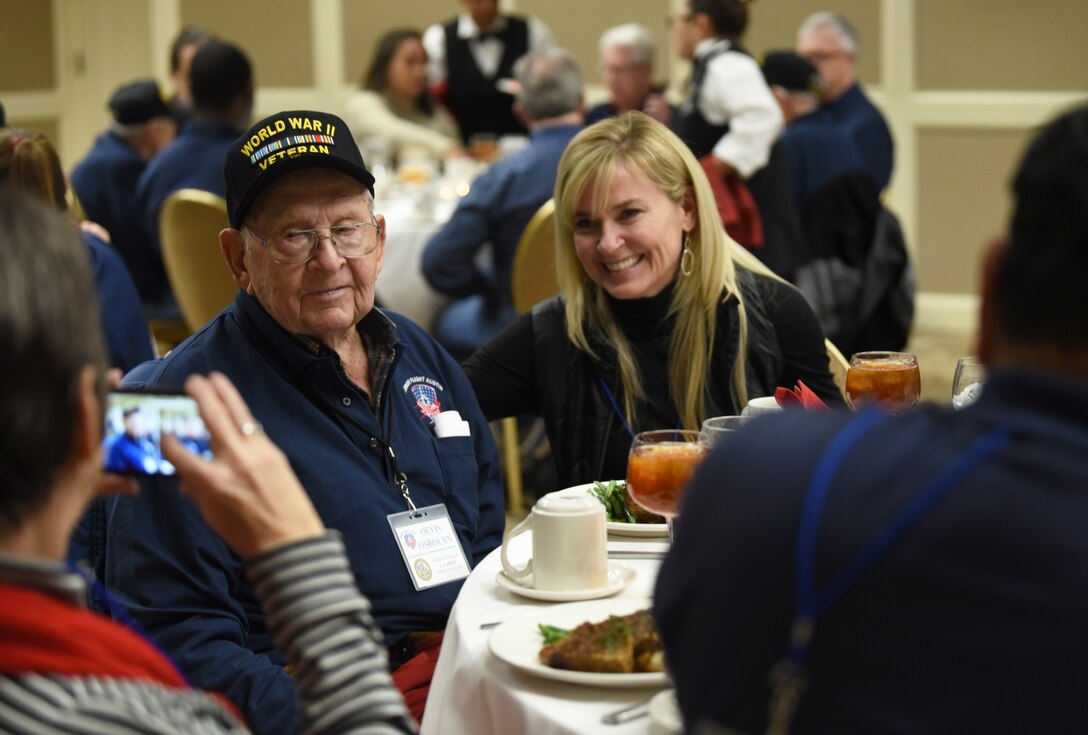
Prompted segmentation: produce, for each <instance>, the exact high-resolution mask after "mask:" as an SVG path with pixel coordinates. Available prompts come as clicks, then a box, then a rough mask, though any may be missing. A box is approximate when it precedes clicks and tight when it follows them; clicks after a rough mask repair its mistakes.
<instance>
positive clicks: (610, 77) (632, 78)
mask: <svg viewBox="0 0 1088 735" xmlns="http://www.w3.org/2000/svg"><path fill="white" fill-rule="evenodd" d="M598 53H599V55H600V65H599V67H598V70H599V71H600V73H601V80H602V81H603V82H604V83H605V86H606V87H608V91H609V94H610V95H611V97H610V98H609V100H608V102H602V103H601V104H599V105H596V106H595V107H592V108H591V109H590V110H589V112H588V113H586V125H592V124H593V123H595V122H597V121H598V120H603V119H605V118H606V117H614V116H615V115H619V114H620V113H623V112H627V111H628V110H641V111H642V112H645V113H646V114H647V115H649V116H650V117H652V118H653V119H655V120H657V121H658V122H659V123H661V124H663V125H670V124H671V123H672V116H673V114H674V112H675V111H674V110H673V108H672V105H670V104H669V102H668V100H666V99H665V94H664V86H663V85H658V84H657V83H656V82H654V39H653V36H652V35H650V31H648V30H647V29H646V28H645V27H644V26H641V25H639V24H638V23H625V24H623V25H619V26H613V27H612V28H609V29H608V30H606V31H605V32H604V33H602V34H601V40H600V42H599V43H598Z"/></svg>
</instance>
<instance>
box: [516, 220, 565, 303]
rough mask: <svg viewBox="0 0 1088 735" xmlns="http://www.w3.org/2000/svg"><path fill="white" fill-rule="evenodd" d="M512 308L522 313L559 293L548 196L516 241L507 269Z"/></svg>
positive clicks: (553, 227) (553, 225) (553, 221)
mask: <svg viewBox="0 0 1088 735" xmlns="http://www.w3.org/2000/svg"><path fill="white" fill-rule="evenodd" d="M510 292H511V293H510V295H511V298H512V300H513V304H514V310H515V311H517V313H519V314H524V313H525V312H527V311H529V309H532V308H533V304H536V303H538V302H540V301H543V300H544V299H547V298H549V297H551V296H554V295H555V294H557V293H559V281H558V280H557V279H556V276H555V201H554V200H552V199H549V200H548V201H546V202H544V204H542V205H541V207H540V209H538V210H537V211H536V214H534V215H533V217H532V219H530V220H529V224H527V225H526V226H525V231H524V232H523V233H521V239H519V240H518V247H517V250H515V251H514V265H513V268H512V269H511V272H510Z"/></svg>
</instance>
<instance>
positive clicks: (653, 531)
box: [555, 481, 669, 537]
mask: <svg viewBox="0 0 1088 735" xmlns="http://www.w3.org/2000/svg"><path fill="white" fill-rule="evenodd" d="M606 482H607V481H606ZM592 487H593V483H592V482H587V483H585V484H584V485H573V486H571V487H567V488H563V489H562V490H556V491H555V494H556V495H583V494H585V493H590V488H592ZM590 494H592V493H590ZM604 525H605V528H606V529H608V532H609V533H612V534H615V535H617V536H664V537H667V536H668V535H669V526H668V524H667V523H618V522H616V521H607V522H605V524H604Z"/></svg>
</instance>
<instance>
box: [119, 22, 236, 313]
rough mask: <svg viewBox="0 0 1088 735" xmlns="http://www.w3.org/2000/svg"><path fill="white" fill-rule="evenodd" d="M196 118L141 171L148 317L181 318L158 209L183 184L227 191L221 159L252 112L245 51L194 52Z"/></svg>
mask: <svg viewBox="0 0 1088 735" xmlns="http://www.w3.org/2000/svg"><path fill="white" fill-rule="evenodd" d="M189 81H190V84H191V88H192V93H193V117H192V119H191V120H190V121H189V122H188V123H187V124H186V125H185V127H183V128H182V129H181V132H180V133H179V134H178V137H177V138H175V139H174V142H172V143H171V144H170V145H168V146H167V147H166V148H164V149H163V150H162V152H160V153H159V155H157V156H156V157H155V159H154V160H153V161H151V163H150V164H149V165H148V167H147V169H146V170H145V171H144V173H143V175H141V176H140V181H139V184H138V194H139V197H140V205H141V213H142V216H143V219H144V226H145V227H146V229H147V235H148V238H149V241H150V242H152V243H153V244H154V257H155V258H156V259H157V261H158V272H157V277H156V279H155V283H154V284H153V286H152V287H149V288H148V289H147V291H148V293H149V297H148V298H147V299H146V300H145V301H144V307H145V309H146V310H147V314H148V317H149V318H152V319H156V318H157V319H180V317H181V312H180V310H179V309H178V305H177V301H176V299H175V298H174V293H173V291H172V290H171V288H170V280H169V278H167V275H166V268H165V266H164V265H163V262H162V251H161V249H160V246H159V210H160V209H161V208H162V204H163V202H165V201H166V198H167V197H168V196H170V195H171V194H173V193H174V192H175V191H178V190H180V189H200V190H201V191H208V192H211V193H212V194H216V195H218V196H223V195H224V194H225V193H226V184H225V183H224V180H223V159H224V158H226V155H227V149H228V148H229V147H230V145H231V143H233V142H234V140H235V139H236V138H237V137H238V136H239V135H240V134H241V132H242V131H243V130H245V129H246V127H247V126H248V125H249V119H250V116H251V115H252V114H253V86H254V83H253V67H252V66H251V65H250V63H249V58H248V57H247V56H246V54H245V52H243V51H242V49H240V48H238V47H237V46H235V45H233V44H230V43H225V42H223V41H208V42H207V43H205V44H204V45H203V46H201V47H200V48H199V49H198V50H197V52H196V55H195V56H193V63H192V67H191V69H190V71H189Z"/></svg>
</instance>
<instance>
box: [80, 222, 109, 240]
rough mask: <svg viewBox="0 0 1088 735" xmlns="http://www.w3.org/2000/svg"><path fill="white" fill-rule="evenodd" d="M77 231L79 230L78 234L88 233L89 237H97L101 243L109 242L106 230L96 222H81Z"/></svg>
mask: <svg viewBox="0 0 1088 735" xmlns="http://www.w3.org/2000/svg"><path fill="white" fill-rule="evenodd" d="M79 230H80V232H86V233H89V234H91V235H94V236H95V237H97V238H98V239H99V240H101V241H102V242H110V233H109V232H108V231H107V230H106V228H105V227H103V226H102V225H100V224H98V223H97V222H91V221H90V220H83V221H82V222H80V223H79Z"/></svg>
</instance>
